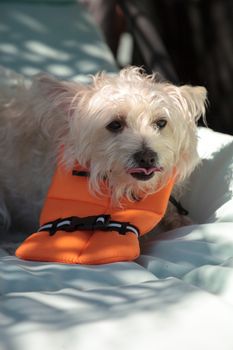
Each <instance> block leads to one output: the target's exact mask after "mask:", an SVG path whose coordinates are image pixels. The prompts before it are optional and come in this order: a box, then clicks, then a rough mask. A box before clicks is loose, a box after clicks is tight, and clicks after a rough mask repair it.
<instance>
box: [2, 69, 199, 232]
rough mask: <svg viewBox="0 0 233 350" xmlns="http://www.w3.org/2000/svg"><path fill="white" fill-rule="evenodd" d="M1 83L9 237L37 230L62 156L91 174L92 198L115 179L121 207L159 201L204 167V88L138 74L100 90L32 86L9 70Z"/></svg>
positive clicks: (41, 78) (109, 80) (49, 83)
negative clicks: (199, 125)
mask: <svg viewBox="0 0 233 350" xmlns="http://www.w3.org/2000/svg"><path fill="white" fill-rule="evenodd" d="M1 78H2V81H3V80H4V82H3V83H2V86H1V90H0V93H1V95H0V144H1V146H0V159H1V169H0V225H1V227H4V228H9V227H10V226H16V225H17V227H18V228H19V227H20V225H22V227H24V229H27V230H28V231H30V230H32V229H33V227H35V225H37V222H38V217H39V212H40V209H41V206H42V203H43V199H44V197H45V195H46V191H47V189H48V186H49V183H50V180H51V177H52V174H53V172H54V168H55V165H56V161H57V157H58V155H59V154H61V149H62V154H63V161H64V162H65V164H66V166H67V167H72V166H73V165H74V163H75V162H76V161H77V160H78V162H79V163H80V164H81V165H82V166H85V167H87V168H88V169H90V191H93V192H95V193H97V194H98V193H100V186H99V183H100V181H101V180H103V179H107V181H108V184H109V187H110V188H111V192H112V201H113V202H114V203H115V204H117V203H119V200H120V199H121V198H122V197H123V196H127V197H128V198H129V199H131V200H135V199H136V198H138V197H139V196H142V194H143V195H147V194H148V193H152V192H155V191H157V190H158V187H161V185H163V184H165V183H166V181H167V179H168V177H169V176H170V175H171V174H172V173H174V171H175V173H176V181H177V183H179V182H181V181H184V180H185V179H186V178H187V177H188V176H189V175H190V173H191V172H192V171H193V169H194V168H195V167H196V165H197V164H198V163H199V157H198V154H197V135H196V131H197V129H196V122H197V120H198V119H199V118H200V116H201V115H204V113H205V104H206V89H205V88H204V87H192V86H188V85H184V86H180V87H178V86H174V85H172V84H170V83H167V82H159V81H157V80H156V76H153V75H152V76H148V75H146V74H145V73H144V72H143V71H142V70H141V69H139V68H135V67H129V68H126V69H123V70H122V71H120V73H119V74H118V75H116V76H109V75H106V74H105V73H101V74H97V75H96V76H94V77H93V80H92V84H90V85H82V84H77V83H74V82H60V81H58V80H56V79H55V78H52V77H50V76H47V75H38V76H36V77H35V78H34V79H33V81H32V83H31V84H29V85H28V86H27V84H26V83H25V82H24V79H23V78H22V77H21V76H19V75H16V74H15V73H12V72H9V71H7V70H2V75H1ZM12 80H13V81H14V83H15V84H14V85H13V86H12V84H10V83H9V82H11V81H12ZM169 221H171V218H170V219H169ZM25 224H27V227H26V225H25ZM22 227H21V228H22Z"/></svg>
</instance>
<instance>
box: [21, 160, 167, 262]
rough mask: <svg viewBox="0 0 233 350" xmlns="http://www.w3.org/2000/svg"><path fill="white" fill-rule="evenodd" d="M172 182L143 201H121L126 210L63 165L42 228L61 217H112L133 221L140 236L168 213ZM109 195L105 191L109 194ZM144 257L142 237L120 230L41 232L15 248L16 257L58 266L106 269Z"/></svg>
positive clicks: (45, 212) (47, 205)
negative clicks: (92, 190) (100, 266)
mask: <svg viewBox="0 0 233 350" xmlns="http://www.w3.org/2000/svg"><path fill="white" fill-rule="evenodd" d="M173 183H174V180H173V179H170V180H169V181H168V183H167V185H166V186H165V187H163V188H162V189H161V190H160V191H158V192H157V193H155V194H153V195H148V196H147V197H145V198H144V199H142V200H140V201H137V202H131V201H128V200H127V199H124V200H123V201H122V208H119V207H118V208H116V207H113V206H111V202H110V198H109V196H107V195H103V196H101V197H97V196H94V195H92V194H91V193H90V192H89V189H88V178H87V177H83V176H73V175H72V173H71V172H70V171H67V170H66V169H65V168H64V167H63V166H62V165H59V166H58V168H57V170H56V172H55V175H54V177H53V180H52V184H51V186H50V189H49V191H48V195H47V198H46V201H45V204H44V207H43V210H42V213H41V217H40V224H41V225H43V224H45V223H47V222H51V221H53V220H56V219H58V218H66V217H70V216H79V217H86V216H90V215H101V214H110V215H111V220H114V221H119V222H129V223H130V224H131V225H134V226H136V227H137V228H138V229H139V231H140V235H144V234H146V233H148V232H149V231H150V230H152V229H153V228H154V227H155V226H156V225H157V224H158V222H159V221H160V220H161V218H162V217H163V216H164V213H165V211H166V208H167V203H168V200H169V196H170V193H171V190H172V186H173ZM105 192H106V194H107V189H106V191H105ZM139 254H140V249H139V242H138V237H137V236H136V235H135V234H134V233H132V232H127V233H126V234H125V235H122V234H119V233H118V232H116V231H110V232H109V231H108V232H105V231H99V230H95V231H80V230H79V231H74V232H65V231H57V232H56V233H55V234H54V235H50V234H49V232H47V231H40V232H36V233H34V234H32V235H31V236H29V237H28V238H27V239H26V240H25V241H24V242H23V243H22V244H21V246H20V247H19V248H18V249H17V251H16V256H17V257H19V258H22V259H26V260H36V261H54V262H63V263H72V264H104V263H110V262H117V261H131V260H134V259H135V258H137V257H138V256H139Z"/></svg>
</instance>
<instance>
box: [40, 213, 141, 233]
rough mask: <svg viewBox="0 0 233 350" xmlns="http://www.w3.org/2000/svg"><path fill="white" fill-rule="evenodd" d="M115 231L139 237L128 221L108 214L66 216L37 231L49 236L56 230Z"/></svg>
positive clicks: (137, 231) (136, 230) (135, 228)
mask: <svg viewBox="0 0 233 350" xmlns="http://www.w3.org/2000/svg"><path fill="white" fill-rule="evenodd" d="M79 230H81V231H94V230H100V231H117V232H118V233H119V234H121V235H125V234H126V233H127V232H132V233H134V234H135V235H136V236H137V237H139V235H140V232H139V230H138V228H137V227H136V226H134V225H131V224H130V223H129V222H120V221H113V220H111V216H110V215H104V214H103V215H98V216H86V217H78V216H70V217H67V218H62V219H57V220H54V221H50V222H47V223H45V224H44V225H42V226H41V227H40V228H39V230H38V232H41V231H48V232H49V234H50V236H53V235H54V234H55V233H56V232H57V231H65V232H74V231H79Z"/></svg>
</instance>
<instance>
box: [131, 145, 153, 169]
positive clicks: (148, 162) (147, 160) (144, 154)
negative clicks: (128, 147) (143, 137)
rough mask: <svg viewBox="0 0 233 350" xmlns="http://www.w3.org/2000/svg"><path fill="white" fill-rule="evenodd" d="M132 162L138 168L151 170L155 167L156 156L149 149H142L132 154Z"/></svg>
mask: <svg viewBox="0 0 233 350" xmlns="http://www.w3.org/2000/svg"><path fill="white" fill-rule="evenodd" d="M134 160H135V161H136V162H137V165H138V166H139V167H140V168H151V167H153V166H155V165H156V163H157V160H158V155H157V153H156V152H154V151H152V149H150V148H144V149H143V150H141V151H139V152H136V153H134Z"/></svg>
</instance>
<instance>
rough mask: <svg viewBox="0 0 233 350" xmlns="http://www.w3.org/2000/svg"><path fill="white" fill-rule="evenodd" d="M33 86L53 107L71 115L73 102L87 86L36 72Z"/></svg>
mask: <svg viewBox="0 0 233 350" xmlns="http://www.w3.org/2000/svg"><path fill="white" fill-rule="evenodd" d="M33 85H34V88H35V89H36V90H37V91H38V92H39V93H40V95H42V96H43V97H44V98H45V99H47V100H48V101H49V102H50V103H51V104H53V106H54V107H57V108H59V109H61V110H63V111H64V112H65V113H68V114H69V115H72V113H73V110H74V109H75V108H74V102H75V101H77V100H78V98H79V96H81V95H82V93H83V92H84V91H86V90H87V87H86V86H84V85H83V84H79V83H76V82H71V81H69V82H68V81H59V80H57V79H56V78H54V77H53V76H51V75H48V74H38V75H36V76H35V78H34V81H33Z"/></svg>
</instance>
